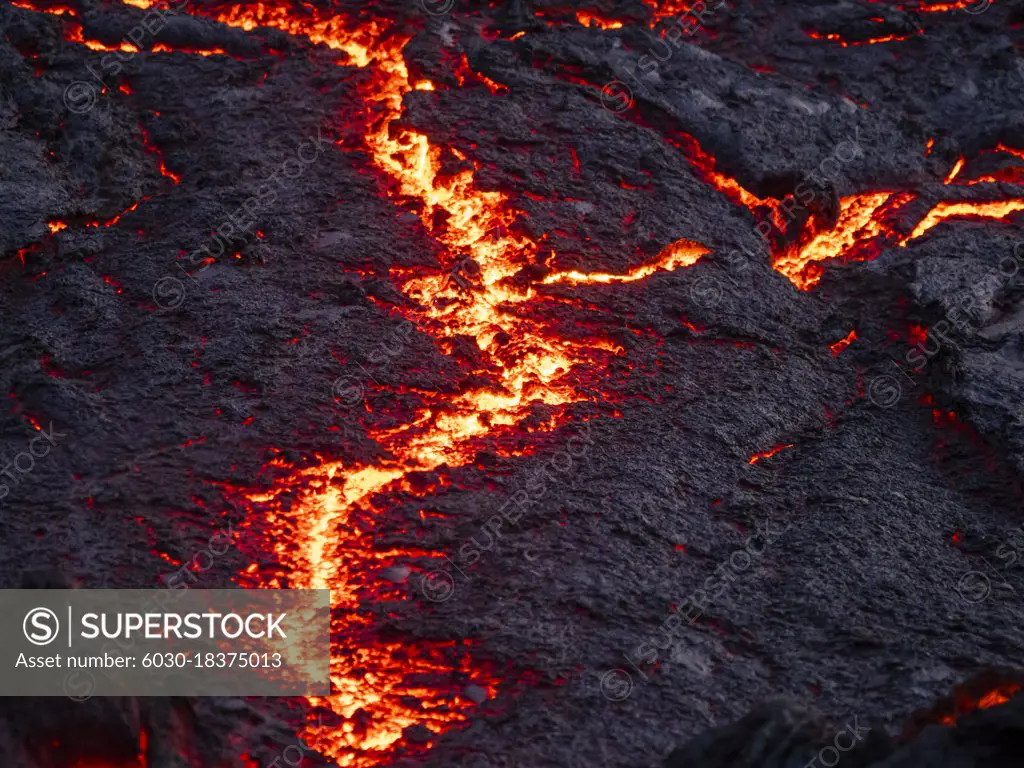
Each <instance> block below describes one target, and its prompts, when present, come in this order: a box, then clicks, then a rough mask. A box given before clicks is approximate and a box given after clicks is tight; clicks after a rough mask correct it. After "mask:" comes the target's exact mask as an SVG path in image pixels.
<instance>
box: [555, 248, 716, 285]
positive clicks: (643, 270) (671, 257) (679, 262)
mask: <svg viewBox="0 0 1024 768" xmlns="http://www.w3.org/2000/svg"><path fill="white" fill-rule="evenodd" d="M707 253H710V251H709V250H708V249H707V248H705V247H704V246H703V245H701V244H700V243H695V242H693V241H691V240H678V241H676V242H674V243H672V244H670V245H668V246H666V247H665V248H664V249H663V250H662V252H661V253H660V254H658V258H657V259H655V261H654V262H653V263H651V264H645V265H643V266H641V267H637V268H636V269H633V270H631V271H629V272H627V273H626V274H624V275H609V274H603V273H600V272H597V273H594V272H591V273H584V272H557V273H555V274H552V275H548V276H547V277H545V278H544V282H545V283H548V284H550V283H577V284H583V283H632V282H634V281H636V280H643V279H644V278H645V277H649V276H651V275H653V274H654V273H655V272H671V271H673V270H676V269H679V268H680V267H689V266H692V265H694V264H696V263H697V262H698V261H699V260H700V257H701V256H704V255H705V254H707Z"/></svg>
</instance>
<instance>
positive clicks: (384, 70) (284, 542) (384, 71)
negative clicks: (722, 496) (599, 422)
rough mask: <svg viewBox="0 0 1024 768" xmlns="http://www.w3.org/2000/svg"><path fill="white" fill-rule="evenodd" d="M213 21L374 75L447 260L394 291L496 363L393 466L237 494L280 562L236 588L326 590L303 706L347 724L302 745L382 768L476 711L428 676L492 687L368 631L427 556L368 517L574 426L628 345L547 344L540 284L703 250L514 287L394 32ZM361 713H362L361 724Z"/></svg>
mask: <svg viewBox="0 0 1024 768" xmlns="http://www.w3.org/2000/svg"><path fill="white" fill-rule="evenodd" d="M138 2H145V0H138ZM215 18H217V19H218V20H219V21H221V22H223V23H226V24H230V25H232V26H236V27H240V28H242V29H245V30H252V29H255V28H257V27H259V26H269V27H275V28H277V29H281V30H284V31H286V32H289V33H291V34H296V35H305V36H306V37H308V38H309V39H310V40H312V41H313V42H316V43H323V44H325V45H327V46H329V47H331V48H333V49H336V50H341V51H344V53H345V54H346V55H347V61H346V63H349V64H355V65H357V66H360V67H366V68H370V69H371V70H372V72H373V76H372V77H371V78H369V79H368V82H367V83H366V84H365V85H364V86H363V87H362V91H361V96H362V99H363V102H364V104H365V119H366V121H367V130H366V146H367V148H368V149H369V151H370V153H371V155H372V158H373V162H374V165H375V166H376V167H377V169H378V171H379V172H380V173H381V174H382V176H384V177H386V178H387V179H390V180H391V181H392V182H393V184H392V186H391V187H389V188H391V189H393V190H394V191H393V194H394V196H395V200H396V204H398V205H404V204H405V203H406V201H408V200H410V199H412V200H418V201H419V202H420V205H419V206H418V208H417V210H418V212H419V215H420V219H421V222H422V224H423V226H424V228H425V229H426V231H427V232H429V233H430V234H431V235H433V237H434V238H435V239H436V240H437V241H438V242H439V243H441V244H442V245H443V246H444V250H445V255H444V257H443V259H442V263H441V264H439V266H438V268H437V269H436V270H434V271H433V273H431V272H424V271H423V270H414V271H413V270H409V271H403V270H397V269H396V270H392V274H393V277H395V278H396V279H397V281H398V287H399V288H400V290H401V291H402V292H403V293H404V294H405V295H406V296H407V297H408V298H410V299H411V300H413V302H415V308H414V309H403V310H402V311H401V314H402V315H403V316H404V317H405V318H406V319H408V320H411V321H412V322H414V323H415V324H416V326H417V328H419V329H420V330H421V331H423V332H425V333H427V334H429V335H430V336H432V337H434V339H435V340H436V341H437V343H438V345H439V346H440V348H441V349H444V348H445V346H446V344H447V343H448V342H447V340H448V339H451V338H453V337H460V336H464V337H471V338H475V339H476V340H477V345H478V347H479V349H480V351H481V352H482V353H483V354H484V355H486V356H487V358H488V360H489V366H488V370H489V371H490V375H489V379H490V380H489V381H488V382H487V383H486V384H484V385H481V386H478V387H477V388H474V389H469V390H466V391H464V392H461V393H458V394H455V395H440V394H432V395H423V396H422V397H423V404H422V406H421V407H419V408H418V409H416V411H415V413H414V414H413V416H412V418H410V419H409V420H408V422H407V423H406V424H405V425H402V426H397V427H389V428H388V429H375V430H371V431H370V432H369V436H370V437H371V438H372V439H373V440H375V441H376V442H377V444H378V445H379V446H380V454H381V455H382V456H387V457H388V458H387V459H386V460H380V461H378V462H375V463H369V464H364V463H358V462H345V461H341V460H337V459H329V458H326V457H325V458H323V459H322V460H321V461H320V462H319V463H317V464H315V465H314V466H312V467H305V468H294V469H291V470H290V471H289V468H288V467H282V466H279V465H275V468H276V469H277V470H279V471H280V470H283V471H284V474H285V475H286V476H285V477H284V478H283V479H281V480H279V481H278V482H277V483H276V485H275V486H274V488H272V489H271V490H269V491H262V492H252V491H245V492H243V495H244V497H245V498H246V499H247V502H248V503H249V504H250V505H251V506H252V508H253V509H254V511H257V512H258V513H260V514H258V515H256V516H255V517H262V520H261V523H260V525H259V526H257V527H258V528H259V531H258V532H256V536H257V537H262V540H263V543H264V545H265V546H266V548H268V549H271V550H273V551H274V552H275V553H276V559H277V562H278V563H279V565H280V568H279V570H277V571H276V572H272V573H271V572H265V571H264V570H263V569H260V568H258V567H257V568H255V569H250V570H251V572H250V573H249V574H248V575H247V576H246V577H245V580H246V581H251V583H252V584H253V585H254V586H262V587H278V586H282V585H284V584H287V585H289V586H292V587H314V588H330V589H331V590H332V596H333V613H334V620H333V636H334V638H335V641H334V646H333V651H332V666H331V676H332V682H333V686H334V688H335V689H336V691H337V693H336V694H334V695H332V696H330V697H327V698H312V699H310V704H311V705H312V708H313V709H316V708H317V707H323V708H326V709H327V710H329V711H330V712H332V713H334V714H335V715H337V716H339V717H340V718H342V720H343V722H342V724H341V726H340V727H338V728H325V727H317V726H311V727H310V728H309V730H308V731H307V732H306V733H305V734H304V738H305V739H306V740H307V741H308V742H309V743H310V744H311V745H312V746H314V747H315V748H317V749H318V750H320V751H321V752H323V753H324V754H325V755H327V756H329V757H330V758H331V759H333V760H334V761H336V762H337V764H339V765H346V766H349V765H351V766H370V765H377V764H379V763H380V762H382V761H384V760H387V759H388V756H389V755H391V754H392V751H393V749H394V748H395V747H396V746H397V745H398V744H399V743H400V742H401V741H402V739H403V733H402V732H403V729H405V728H407V727H409V726H412V725H416V724H422V725H426V726H427V727H428V728H430V730H432V731H433V732H435V733H440V732H443V731H444V730H447V729H448V728H450V727H452V726H453V725H456V724H458V723H460V722H462V721H464V720H465V719H466V717H467V716H468V714H469V713H470V712H471V711H472V709H473V707H474V706H475V705H474V704H473V703H472V702H470V701H469V700H466V699H465V698H463V697H462V696H461V695H460V691H459V689H458V687H455V688H452V687H451V685H450V683H449V684H447V685H442V686H441V687H438V686H437V685H434V686H431V685H428V684H425V683H424V682H422V681H423V680H426V679H436V680H441V681H446V680H450V679H451V677H452V675H453V674H459V675H461V676H462V678H463V679H464V680H467V681H472V682H473V683H474V684H475V685H477V686H479V687H480V688H482V689H483V690H485V691H486V692H487V693H488V695H491V696H493V695H494V694H495V692H496V681H495V680H494V679H493V678H491V677H490V676H489V675H488V674H486V673H484V672H482V671H480V670H476V671H473V670H472V669H471V668H470V667H469V657H468V655H467V654H466V652H465V650H462V651H458V649H455V648H453V647H452V646H451V645H450V644H438V643H423V642H420V643H415V644H408V643H396V642H384V641H382V640H381V639H380V638H379V637H377V636H376V635H375V634H374V626H375V622H374V620H373V618H372V617H371V616H367V615H366V613H365V612H364V611H362V610H361V600H363V599H365V597H366V596H367V594H369V593H371V592H372V591H373V589H374V574H375V573H376V572H378V571H380V570H381V569H382V568H384V567H386V566H387V565H390V564H393V563H395V562H396V561H398V560H405V561H409V560H413V559H415V558H425V557H432V556H436V553H433V552H425V551H417V550H413V549H388V550H379V549H376V548H375V547H374V545H373V537H372V533H373V516H374V514H376V513H378V512H379V511H380V509H382V508H386V500H385V495H386V494H389V493H395V492H400V491H402V492H405V493H413V494H415V495H423V493H424V492H423V491H422V490H417V489H416V487H415V486H414V485H413V484H412V483H411V482H410V479H409V477H410V474H411V473H416V472H424V471H429V470H435V469H438V468H441V467H442V466H447V467H459V466H465V465H467V464H470V463H471V462H473V461H474V459H475V456H476V454H477V452H478V451H479V450H480V449H481V448H482V447H484V444H485V441H487V444H488V445H489V446H490V447H491V448H492V449H494V450H497V451H498V453H504V454H506V455H517V454H518V453H521V449H520V448H518V447H517V446H516V445H515V443H516V440H517V438H516V434H517V430H516V427H517V425H518V424H519V423H520V422H521V421H522V420H523V419H524V418H525V417H527V416H529V415H531V414H532V413H533V411H534V409H535V408H536V407H537V406H546V407H547V408H548V409H549V412H550V414H551V416H550V418H549V419H548V420H547V421H546V422H545V423H544V424H542V425H541V429H543V430H553V429H555V428H557V427H559V426H561V425H564V424H566V423H568V422H569V421H570V420H571V414H570V413H569V412H568V410H567V408H568V406H570V405H572V404H573V403H577V402H581V401H585V400H588V399H591V398H593V397H594V395H593V394H592V392H591V390H590V388H589V387H586V386H584V382H585V373H586V372H587V371H593V372H595V373H596V372H597V371H598V370H600V369H601V368H603V366H605V365H606V364H607V362H608V360H609V359H610V358H611V357H612V356H613V355H615V354H617V353H618V352H620V351H621V348H620V347H619V346H618V345H616V344H614V343H612V342H611V341H609V340H607V339H604V338H592V339H590V340H586V339H578V338H566V337H561V336H559V335H557V334H554V333H553V332H552V331H551V330H549V329H548V327H547V325H546V323H545V321H544V318H543V315H542V313H537V312H536V311H534V310H535V307H536V306H537V305H539V304H543V303H544V302H546V301H551V299H548V298H546V297H545V295H544V294H543V293H542V292H540V290H539V289H540V286H541V285H543V284H545V283H547V284H550V283H555V282H557V283H563V284H570V285H571V284H586V283H594V282H623V283H624V282H632V281H637V280H641V279H643V278H646V277H649V276H651V275H653V274H654V273H656V272H664V271H671V270H674V269H679V268H682V267H685V266H689V265H691V264H693V263H695V262H696V261H697V260H698V259H699V258H700V257H701V256H703V255H704V254H705V253H707V252H708V251H707V249H706V248H704V247H703V246H701V245H699V244H697V243H693V242H691V241H689V240H680V241H677V242H675V243H672V244H670V245H668V246H667V247H666V248H665V249H663V250H662V252H661V253H660V254H658V256H657V257H656V258H655V259H654V260H653V261H652V262H651V263H649V264H645V265H641V266H638V267H635V268H633V269H632V270H629V271H628V272H626V273H625V274H620V275H611V274H603V273H578V272H572V271H566V272H557V273H554V274H550V275H549V276H548V278H547V279H544V280H543V281H542V282H540V283H536V284H532V285H531V284H526V285H524V284H522V283H521V282H518V281H515V282H513V281H511V280H509V278H512V277H513V276H515V275H516V274H517V273H519V272H520V270H522V269H523V268H524V267H527V266H531V265H535V264H537V263H538V253H539V252H540V248H539V246H538V245H537V244H536V243H534V242H533V241H531V240H529V239H527V238H526V237H524V236H522V235H517V234H513V233H512V231H513V230H512V227H511V224H512V223H513V221H514V220H515V217H516V215H517V214H516V211H515V210H514V209H513V208H512V207H511V206H510V204H509V198H508V196H507V195H506V194H504V193H502V192H498V191H491V190H484V189H481V188H479V187H478V186H477V184H476V180H475V175H474V172H473V171H472V170H464V171H463V172H461V173H459V174H457V175H455V176H443V175H442V174H440V173H439V168H440V156H441V148H440V147H437V146H434V145H432V144H431V143H430V141H429V140H428V139H427V137H426V136H424V135H422V134H420V133H418V132H417V131H415V130H414V129H412V128H409V127H406V126H400V124H399V123H398V122H397V121H398V118H400V117H401V115H402V99H403V96H404V95H405V94H406V93H408V92H410V91H412V90H414V89H415V90H419V91H426V92H430V91H433V90H434V89H435V86H434V85H433V84H431V83H429V82H426V81H420V82H417V83H412V82H411V81H410V77H409V73H408V70H407V68H406V65H405V61H404V58H403V55H402V49H403V47H404V45H405V42H406V41H405V39H402V38H400V37H397V36H389V35H388V30H387V25H386V24H383V23H379V22H369V23H366V24H364V25H362V26H360V27H356V26H353V27H349V26H348V22H347V21H346V20H345V19H343V18H341V17H328V16H324V15H320V14H318V13H317V12H308V13H307V12H302V13H300V12H298V11H295V12H293V11H291V10H289V9H287V8H284V7H270V6H266V5H256V6H245V7H232V8H225V9H220V10H218V11H216V16H215ZM396 126H398V127H397V129H396ZM438 222H445V223H444V224H439V223H438ZM545 255H547V254H545ZM533 431H534V432H536V431H537V428H536V427H534V428H533ZM288 498H290V499H292V501H291V502H290V503H289V504H286V501H285V500H286V499H288ZM286 510H288V511H286ZM356 713H361V715H360V716H359V718H358V721H359V726H358V727H357V726H356V724H355V719H356V718H355V715H356Z"/></svg>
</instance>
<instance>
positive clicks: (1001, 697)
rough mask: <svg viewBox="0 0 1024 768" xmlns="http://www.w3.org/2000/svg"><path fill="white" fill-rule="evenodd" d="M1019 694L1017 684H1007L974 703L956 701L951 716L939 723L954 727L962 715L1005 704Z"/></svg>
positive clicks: (966, 700)
mask: <svg viewBox="0 0 1024 768" xmlns="http://www.w3.org/2000/svg"><path fill="white" fill-rule="evenodd" d="M1020 692H1021V686H1020V685H1018V684H1017V683H1007V684H1005V685H1001V686H999V687H997V688H993V689H992V690H991V691H989V692H988V693H986V694H984V695H983V696H981V697H980V698H979V699H977V700H976V701H972V700H971V699H962V700H957V702H956V705H955V707H956V710H955V711H954V712H953V713H952V714H949V715H946V716H944V717H942V718H941V719H940V721H939V722H941V723H942V724H943V725H956V721H957V720H959V719H960V718H961V717H963V716H964V715H966V714H968V713H970V712H974V711H976V710H979V709H991V708H992V707H998V706H999V705H1000V704H1005V703H1006V702H1008V701H1009V700H1010V699H1012V698H1014V697H1015V696H1017V695H1018V694H1020Z"/></svg>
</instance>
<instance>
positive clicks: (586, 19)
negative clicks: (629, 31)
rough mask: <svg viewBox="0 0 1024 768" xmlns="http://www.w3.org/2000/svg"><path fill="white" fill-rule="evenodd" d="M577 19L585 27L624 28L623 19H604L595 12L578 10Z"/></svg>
mask: <svg viewBox="0 0 1024 768" xmlns="http://www.w3.org/2000/svg"><path fill="white" fill-rule="evenodd" d="M576 21H578V22H579V23H580V24H582V25H583V26H584V27H598V28H599V29H622V22H621V21H613V20H611V19H603V18H601V17H600V16H597V15H595V14H593V13H586V12H585V11H577V12H576Z"/></svg>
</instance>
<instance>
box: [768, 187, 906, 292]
mask: <svg viewBox="0 0 1024 768" xmlns="http://www.w3.org/2000/svg"><path fill="white" fill-rule="evenodd" d="M912 197H913V196H912V195H908V194H897V193H894V192H868V193H865V194H861V195H853V196H851V197H844V198H842V200H840V213H839V221H838V222H837V224H836V226H835V227H833V228H832V229H830V230H826V231H820V232H814V233H812V234H813V236H812V237H811V239H810V240H809V241H808V242H806V244H804V245H799V244H798V245H794V246H791V247H789V248H787V249H785V250H784V251H782V252H781V253H779V254H777V255H776V256H775V258H774V259H773V263H772V266H773V267H774V268H775V269H777V270H778V271H779V272H781V273H782V274H784V275H785V276H786V277H788V278H789V279H790V280H792V281H793V284H794V285H796V286H797V287H798V288H800V289H802V290H805V291H806V290H810V289H811V288H813V287H814V286H815V285H817V284H818V281H819V280H820V279H821V275H822V272H823V267H822V265H821V263H820V262H825V261H836V260H838V259H842V260H844V261H845V260H850V259H853V260H857V259H869V258H874V256H876V255H877V248H878V244H879V241H880V239H881V238H883V237H885V236H887V235H889V234H890V230H889V229H888V228H887V226H886V225H885V223H884V217H885V216H886V215H887V214H889V213H890V212H892V211H893V210H895V209H897V208H899V207H900V206H902V205H903V204H904V203H906V202H907V201H909V200H910V199H912Z"/></svg>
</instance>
